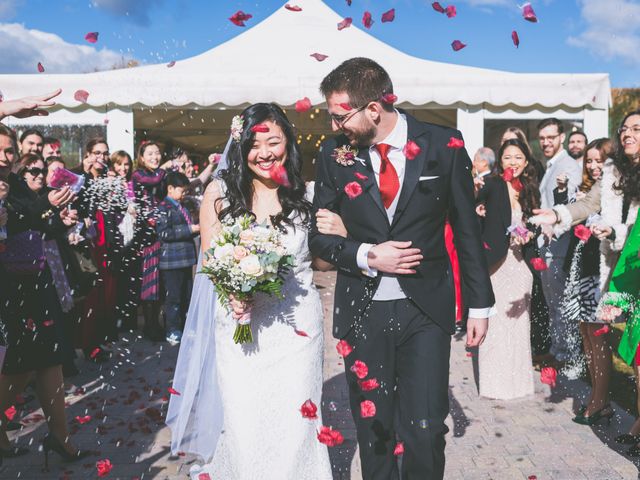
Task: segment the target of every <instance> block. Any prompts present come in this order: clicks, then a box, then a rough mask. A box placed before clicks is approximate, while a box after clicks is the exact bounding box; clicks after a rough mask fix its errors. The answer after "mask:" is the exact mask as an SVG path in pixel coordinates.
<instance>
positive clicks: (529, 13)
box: [522, 2, 538, 23]
mask: <svg viewBox="0 0 640 480" xmlns="http://www.w3.org/2000/svg"><path fill="white" fill-rule="evenodd" d="M522 16H523V17H524V19H525V20H526V21H527V22H531V23H537V22H538V17H536V12H534V11H533V7H532V6H531V4H530V3H529V2H527V3H525V4H524V5H523V6H522Z"/></svg>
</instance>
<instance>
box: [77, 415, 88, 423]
mask: <svg viewBox="0 0 640 480" xmlns="http://www.w3.org/2000/svg"><path fill="white" fill-rule="evenodd" d="M90 421H91V415H85V416H84V417H81V416H77V417H76V422H78V423H79V424H80V425H84V424H85V423H88V422H90Z"/></svg>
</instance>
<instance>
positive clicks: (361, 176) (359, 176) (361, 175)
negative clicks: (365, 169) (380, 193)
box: [354, 172, 369, 182]
mask: <svg viewBox="0 0 640 480" xmlns="http://www.w3.org/2000/svg"><path fill="white" fill-rule="evenodd" d="M354 175H355V176H356V178H357V179H358V180H362V181H363V182H364V181H366V180H369V177H367V176H366V175H363V174H361V173H360V172H356V173H354Z"/></svg>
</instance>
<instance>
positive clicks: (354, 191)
mask: <svg viewBox="0 0 640 480" xmlns="http://www.w3.org/2000/svg"><path fill="white" fill-rule="evenodd" d="M344 193H346V194H347V197H349V199H350V200H353V199H354V198H356V197H359V196H360V195H361V194H362V187H361V186H360V184H359V183H358V182H349V183H347V184H346V185H345V186H344Z"/></svg>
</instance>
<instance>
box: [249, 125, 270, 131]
mask: <svg viewBox="0 0 640 480" xmlns="http://www.w3.org/2000/svg"><path fill="white" fill-rule="evenodd" d="M251 131H252V132H253V133H267V132H268V131H269V127H268V126H267V125H265V124H264V123H258V124H257V125H254V126H253V127H251Z"/></svg>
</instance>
